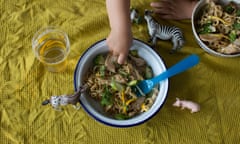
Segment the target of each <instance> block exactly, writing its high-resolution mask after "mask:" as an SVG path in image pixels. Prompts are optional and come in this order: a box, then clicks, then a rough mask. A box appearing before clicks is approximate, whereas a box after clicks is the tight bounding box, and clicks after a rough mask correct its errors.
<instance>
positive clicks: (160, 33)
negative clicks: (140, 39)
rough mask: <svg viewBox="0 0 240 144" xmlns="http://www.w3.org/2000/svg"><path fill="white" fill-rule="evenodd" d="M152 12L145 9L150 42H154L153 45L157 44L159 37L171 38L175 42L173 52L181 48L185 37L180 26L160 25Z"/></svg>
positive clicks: (163, 38)
mask: <svg viewBox="0 0 240 144" xmlns="http://www.w3.org/2000/svg"><path fill="white" fill-rule="evenodd" d="M152 13H153V11H150V10H145V13H144V19H145V20H146V22H147V27H148V33H149V35H150V40H149V42H151V43H152V45H153V47H155V46H156V42H157V38H159V39H162V40H170V39H171V41H172V43H173V48H172V51H171V53H172V52H174V51H176V50H179V49H181V47H182V46H183V44H184V38H183V34H182V31H181V30H180V28H177V27H170V26H165V25H160V24H159V23H157V22H156V21H155V20H154V19H153V17H152V16H151V14H152Z"/></svg>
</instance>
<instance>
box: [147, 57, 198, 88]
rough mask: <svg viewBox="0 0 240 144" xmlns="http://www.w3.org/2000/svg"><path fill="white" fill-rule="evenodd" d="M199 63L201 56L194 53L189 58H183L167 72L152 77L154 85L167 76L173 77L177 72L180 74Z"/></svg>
mask: <svg viewBox="0 0 240 144" xmlns="http://www.w3.org/2000/svg"><path fill="white" fill-rule="evenodd" d="M198 63H199V57H198V56H197V55H195V54H192V55H190V56H188V57H187V58H185V59H183V60H181V61H180V62H178V63H177V64H175V65H173V66H172V67H170V68H169V69H168V70H166V71H165V72H163V73H161V74H160V75H158V76H156V77H154V78H153V79H152V81H153V85H155V84H157V83H159V82H160V81H161V80H164V79H166V78H169V77H172V76H174V75H176V74H179V73H181V72H183V71H185V70H187V69H189V68H191V67H193V66H195V65H196V64H198Z"/></svg>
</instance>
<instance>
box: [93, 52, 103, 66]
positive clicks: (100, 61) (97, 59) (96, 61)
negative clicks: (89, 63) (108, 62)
mask: <svg viewBox="0 0 240 144" xmlns="http://www.w3.org/2000/svg"><path fill="white" fill-rule="evenodd" d="M93 62H94V64H95V65H100V64H104V63H105V60H104V56H103V55H102V54H99V55H97V56H96V57H95V58H94V60H93Z"/></svg>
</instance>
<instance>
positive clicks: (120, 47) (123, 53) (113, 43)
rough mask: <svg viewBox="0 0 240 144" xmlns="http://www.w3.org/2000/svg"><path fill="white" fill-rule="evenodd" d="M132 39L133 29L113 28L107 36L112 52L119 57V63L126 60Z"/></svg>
mask: <svg viewBox="0 0 240 144" xmlns="http://www.w3.org/2000/svg"><path fill="white" fill-rule="evenodd" d="M125 30H126V29H125ZM132 39H133V38H132V33H131V30H130V31H127V32H124V31H119V30H117V31H114V30H113V29H112V30H111V32H110V34H109V36H108V38H107V45H108V47H109V50H110V52H112V53H113V55H115V56H117V57H118V59H117V62H118V63H119V64H123V63H124V62H125V60H126V58H127V55H128V52H129V49H130V47H131V45H132Z"/></svg>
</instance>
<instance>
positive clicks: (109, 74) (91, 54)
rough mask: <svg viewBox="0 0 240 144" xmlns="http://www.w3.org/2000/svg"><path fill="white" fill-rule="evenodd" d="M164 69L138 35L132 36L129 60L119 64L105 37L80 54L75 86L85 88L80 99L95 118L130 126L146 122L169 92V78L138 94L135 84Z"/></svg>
mask: <svg viewBox="0 0 240 144" xmlns="http://www.w3.org/2000/svg"><path fill="white" fill-rule="evenodd" d="M165 70H166V67H165V64H164V62H163V60H162V58H161V57H160V56H159V55H158V54H157V53H156V52H155V51H154V50H153V49H152V48H151V47H150V46H149V45H147V44H145V43H144V42H142V41H140V40H137V39H134V40H133V44H132V46H131V48H130V51H129V55H128V57H127V60H126V62H125V63H124V64H122V65H120V64H118V63H117V62H116V57H115V56H113V55H112V54H111V53H110V52H109V51H108V47H107V45H106V40H105V39H104V40H101V41H98V42H96V43H95V44H93V45H92V46H90V47H89V48H88V49H87V50H86V51H85V52H84V53H83V54H82V56H81V57H80V59H79V61H78V64H77V66H76V69H75V73H74V87H75V90H77V89H78V88H79V87H81V86H83V87H84V88H85V89H86V90H85V91H84V92H83V93H82V95H81V96H80V103H81V105H82V107H83V109H84V110H85V111H86V112H87V113H88V114H89V115H90V116H91V117H92V118H94V119H95V120H97V121H98V122H101V123H103V124H106V125H109V126H113V127H131V126H136V125H139V124H142V123H144V122H146V121H147V120H149V119H150V118H152V117H153V116H154V115H155V114H157V112H158V111H159V110H160V109H161V107H162V106H163V104H164V102H165V100H166V96H167V92H168V79H166V80H163V81H162V82H160V83H159V84H158V85H157V86H156V87H154V88H153V90H152V91H151V92H150V93H149V94H147V95H144V96H137V95H136V94H135V92H134V90H133V87H134V86H135V85H136V84H137V82H139V81H141V80H143V79H149V78H152V77H154V76H156V75H158V74H160V73H161V72H163V71H165Z"/></svg>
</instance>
